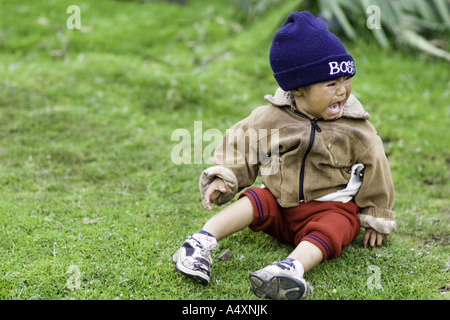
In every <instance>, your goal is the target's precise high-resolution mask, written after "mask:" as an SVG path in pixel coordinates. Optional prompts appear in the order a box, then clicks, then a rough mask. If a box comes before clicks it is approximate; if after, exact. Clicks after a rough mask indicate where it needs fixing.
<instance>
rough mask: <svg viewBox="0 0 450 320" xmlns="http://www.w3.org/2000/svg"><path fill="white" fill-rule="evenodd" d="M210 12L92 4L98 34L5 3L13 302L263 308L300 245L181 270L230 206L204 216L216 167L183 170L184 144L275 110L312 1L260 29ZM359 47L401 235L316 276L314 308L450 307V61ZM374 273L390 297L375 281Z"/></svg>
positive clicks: (0, 287) (4, 146) (84, 10)
mask: <svg viewBox="0 0 450 320" xmlns="http://www.w3.org/2000/svg"><path fill="white" fill-rule="evenodd" d="M205 3H206V2H205V1H194V0H190V1H189V5H187V6H179V5H176V4H168V3H163V2H140V1H106V0H102V1H95V2H93V1H86V0H84V1H77V4H78V5H79V6H80V8H81V20H82V25H83V28H82V29H81V30H69V29H67V28H66V19H67V18H68V17H69V14H67V13H66V9H67V7H68V6H69V5H71V4H73V3H72V2H71V1H66V2H65V1H28V2H27V3H26V4H24V3H22V2H17V1H3V2H2V9H1V12H0V75H1V78H0V79H1V80H0V177H1V180H0V298H1V299H3V300H13V299H26V300H28V299H124V300H127V299H138V300H141V299H152V300H154V299H175V300H177V299H214V300H215V299H258V298H257V297H256V296H254V295H253V293H252V292H251V290H250V288H249V284H248V274H249V273H250V272H252V271H255V270H257V269H260V268H261V267H264V266H265V265H267V264H268V263H270V262H272V261H274V260H279V259H281V258H284V257H285V256H286V255H287V254H289V252H290V250H291V249H292V248H290V247H289V246H286V245H282V244H279V243H277V242H275V241H274V240H272V239H271V238H269V237H268V236H266V235H265V234H262V233H252V232H251V231H249V230H244V231H242V232H240V233H238V234H234V235H232V236H230V237H229V238H227V239H225V240H223V241H222V242H221V249H225V248H231V249H232V251H233V256H232V258H231V259H229V260H228V261H226V262H220V261H217V260H216V263H215V264H214V265H213V277H212V282H211V284H210V285H209V286H207V287H204V286H201V285H198V284H196V283H194V282H192V281H190V280H188V279H186V278H184V277H183V276H181V275H180V274H179V273H178V272H176V271H175V269H174V266H173V263H172V262H171V256H172V254H173V253H174V252H175V251H176V250H177V249H178V247H179V246H180V245H181V243H182V242H183V241H184V239H185V237H186V236H188V235H189V234H191V233H192V232H195V231H197V230H198V229H199V228H200V227H201V226H202V225H203V223H204V222H205V221H206V220H207V219H208V217H210V216H211V215H212V214H214V213H215V212H217V210H218V208H215V209H214V210H213V212H211V213H207V212H205V211H204V210H203V209H202V207H201V199H200V196H199V191H198V177H199V174H200V172H201V171H202V170H203V169H204V168H206V167H207V166H208V165H207V164H206V163H202V164H182V165H175V164H174V163H173V162H172V160H171V152H172V148H173V147H174V146H175V145H176V144H177V142H176V141H171V135H172V132H173V131H174V130H176V129H179V128H182V129H187V130H188V131H189V132H190V133H191V134H192V136H193V135H194V132H193V130H194V121H202V129H203V132H204V131H206V130H207V129H210V128H216V129H219V130H220V131H221V132H222V133H224V132H225V130H226V129H227V128H229V127H230V126H231V125H232V124H234V123H235V122H237V121H238V120H239V119H241V118H243V117H245V116H247V115H248V113H249V112H250V111H251V110H252V109H253V108H254V107H256V106H258V105H261V104H264V103H265V102H264V101H263V99H262V97H263V96H264V94H267V93H273V92H274V91H275V89H276V83H275V81H274V80H273V77H272V75H271V71H270V67H269V64H268V49H269V46H270V41H271V36H272V34H273V32H274V31H275V30H276V29H277V28H278V27H279V25H280V23H281V22H282V21H283V20H284V17H285V15H286V14H287V13H288V12H289V11H290V9H291V8H293V7H295V3H296V1H290V2H283V3H284V4H283V6H284V7H281V5H279V7H277V9H273V10H271V11H270V12H268V13H266V14H264V15H261V16H259V17H258V19H257V20H254V21H252V22H251V23H249V24H242V23H240V21H241V19H242V16H243V13H242V12H239V9H238V8H237V7H235V6H233V5H230V3H229V2H225V1H214V2H207V3H208V4H205ZM347 47H348V51H349V52H351V54H352V55H353V57H354V58H355V60H356V63H357V76H356V77H355V78H354V81H353V92H354V93H355V94H356V95H357V96H358V97H359V98H360V100H361V101H362V102H363V104H364V105H365V106H366V109H367V110H368V111H369V112H370V114H371V116H372V123H373V124H374V125H375V126H376V128H377V129H378V131H379V134H380V135H381V137H382V138H383V139H384V141H385V145H386V151H387V154H388V157H389V161H390V163H391V169H392V174H393V178H394V183H395V186H396V205H395V208H394V209H395V211H396V220H397V224H398V230H397V231H396V232H395V233H394V234H393V235H392V242H391V243H390V244H389V245H388V246H383V247H382V248H378V249H374V250H370V249H365V248H362V236H361V235H360V236H359V237H358V239H357V240H356V241H355V242H354V243H353V244H352V245H351V246H349V247H348V248H345V249H344V250H343V253H342V256H341V257H340V258H339V259H336V260H332V261H328V262H326V263H324V264H321V265H319V266H318V267H317V268H315V269H314V270H313V271H311V272H310V273H309V274H308V275H307V280H308V281H309V282H310V283H311V284H312V285H313V286H314V288H315V290H314V295H313V296H312V297H311V299H317V300H321V299H349V300H353V299H373V300H375V299H414V300H416V299H417V300H419V299H420V300H424V299H448V297H449V293H447V292H449V291H450V280H449V267H450V266H449V264H450V260H449V244H450V237H449V225H450V211H449V207H450V200H449V185H448V178H449V162H450V153H449V150H448V142H449V137H448V131H447V130H448V123H449V122H448V119H449V110H450V108H449V94H450V78H449V74H448V63H446V62H443V61H438V60H434V59H430V58H428V57H423V56H420V55H418V54H416V53H411V54H407V53H400V52H384V51H381V50H379V48H378V47H376V46H375V45H373V43H370V42H366V43H364V42H362V40H361V42H360V43H356V44H347ZM205 144H206V143H204V145H203V147H205ZM219 253H220V252H215V253H214V257H217V255H218V254H219ZM71 266H75V271H71V270H74V269H72V268H73V267H71ZM373 266H375V267H378V268H379V271H380V281H381V286H382V289H376V288H375V289H370V288H369V286H368V285H367V282H368V281H369V280H370V279H371V278H370V277H371V276H372V275H373V273H371V271H370V270H371V268H372V267H373ZM77 270H78V271H79V278H78V280H79V286H74V285H73V284H74V283H75V282H74V280H75V279H76V275H77ZM68 280H69V284H68Z"/></svg>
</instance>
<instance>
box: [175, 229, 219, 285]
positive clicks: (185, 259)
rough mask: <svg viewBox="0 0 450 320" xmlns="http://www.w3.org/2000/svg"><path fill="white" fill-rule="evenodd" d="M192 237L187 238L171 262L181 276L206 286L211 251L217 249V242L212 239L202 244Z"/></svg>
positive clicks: (209, 274) (209, 273)
mask: <svg viewBox="0 0 450 320" xmlns="http://www.w3.org/2000/svg"><path fill="white" fill-rule="evenodd" d="M194 236H195V235H194ZM194 236H192V237H189V238H188V239H187V240H186V241H185V242H184V243H183V245H182V246H181V248H180V249H179V250H178V251H177V252H176V253H175V254H174V255H173V257H172V261H173V262H174V263H175V264H176V268H177V269H178V271H180V272H181V273H182V274H184V275H186V276H188V277H190V278H192V279H194V280H196V281H198V282H200V283H202V284H208V283H209V281H210V280H211V272H210V265H211V263H212V258H211V250H214V249H217V247H218V245H217V241H216V240H215V238H213V240H212V241H211V240H209V241H206V244H202V243H201V242H200V241H199V240H197V239H195V238H194ZM203 242H205V241H203Z"/></svg>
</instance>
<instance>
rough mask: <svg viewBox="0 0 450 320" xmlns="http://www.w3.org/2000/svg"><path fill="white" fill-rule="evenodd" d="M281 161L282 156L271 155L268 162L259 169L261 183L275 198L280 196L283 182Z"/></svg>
mask: <svg viewBox="0 0 450 320" xmlns="http://www.w3.org/2000/svg"><path fill="white" fill-rule="evenodd" d="M282 159H283V156H281V157H280V156H279V155H272V156H271V159H270V161H268V162H267V163H265V164H262V165H261V167H260V171H261V181H262V183H263V184H264V185H265V186H266V187H267V188H269V190H270V192H271V193H272V194H273V195H274V196H275V197H276V198H278V197H279V196H280V186H281V182H282V180H283V178H282V161H283V160H282Z"/></svg>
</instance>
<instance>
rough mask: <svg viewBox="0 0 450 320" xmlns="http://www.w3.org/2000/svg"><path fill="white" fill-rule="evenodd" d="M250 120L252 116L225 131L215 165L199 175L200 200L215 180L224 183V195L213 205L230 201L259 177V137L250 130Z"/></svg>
mask: <svg viewBox="0 0 450 320" xmlns="http://www.w3.org/2000/svg"><path fill="white" fill-rule="evenodd" d="M252 117H253V113H252V114H251V115H250V116H249V117H248V118H245V119H243V120H241V121H240V122H238V123H237V124H236V125H234V126H233V127H232V128H230V129H229V130H227V132H226V134H225V136H224V138H223V139H222V141H221V142H220V144H219V145H218V147H217V149H216V150H215V152H214V157H213V162H214V165H213V166H212V167H209V168H207V169H206V170H204V171H203V172H202V174H201V175H200V181H199V187H200V193H201V196H202V197H203V196H204V194H205V192H206V190H207V189H208V187H209V185H210V184H211V183H212V181H213V180H214V179H215V178H221V179H222V180H223V181H224V182H225V187H226V189H227V191H226V193H222V194H221V195H220V196H219V197H218V198H217V199H216V200H214V201H213V202H214V203H215V204H216V205H221V204H224V203H226V202H228V201H229V200H231V199H233V197H234V196H235V195H236V193H238V192H239V191H240V190H242V189H244V188H246V187H248V186H250V185H252V184H253V183H254V182H255V180H256V177H257V176H258V172H259V164H260V162H259V159H258V133H257V131H256V130H254V129H253V126H252V124H253V118H252Z"/></svg>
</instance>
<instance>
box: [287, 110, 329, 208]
mask: <svg viewBox="0 0 450 320" xmlns="http://www.w3.org/2000/svg"><path fill="white" fill-rule="evenodd" d="M294 112H295V113H298V114H300V115H302V116H304V117H305V118H307V119H308V120H309V121H310V122H311V134H310V136H309V144H308V148H307V149H306V152H305V154H304V155H303V159H302V167H301V169H300V181H299V195H300V202H303V201H304V200H305V195H304V191H303V181H304V179H305V161H306V157H308V154H309V153H310V152H311V149H312V147H313V144H314V140H315V137H316V131H317V132H322V129H320V127H319V125H318V124H317V120H316V119H312V118H310V117H308V116H307V115H306V114H304V113H302V112H300V111H298V110H295V109H294Z"/></svg>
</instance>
